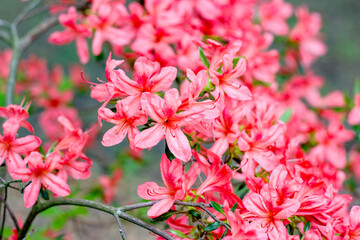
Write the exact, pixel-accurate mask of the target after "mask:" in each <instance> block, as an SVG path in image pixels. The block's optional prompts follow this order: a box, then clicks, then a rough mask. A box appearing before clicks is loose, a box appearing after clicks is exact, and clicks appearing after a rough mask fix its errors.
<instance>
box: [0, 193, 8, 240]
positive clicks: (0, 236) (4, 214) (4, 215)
mask: <svg viewBox="0 0 360 240" xmlns="http://www.w3.org/2000/svg"><path fill="white" fill-rule="evenodd" d="M4 192H5V194H4V195H5V196H4V199H3V200H4V201H3V202H4V208H3V215H2V220H1V229H0V240H2V237H3V233H4V227H5V221H6V205H5V204H6V200H7V188H5V191H4Z"/></svg>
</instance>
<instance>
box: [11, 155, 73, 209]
mask: <svg viewBox="0 0 360 240" xmlns="http://www.w3.org/2000/svg"><path fill="white" fill-rule="evenodd" d="M60 159H61V156H60V153H59V152H58V151H56V152H53V153H51V154H50V155H49V156H47V157H46V160H45V162H44V161H43V156H42V155H41V154H40V153H38V152H31V153H30V155H29V156H28V157H26V158H25V162H27V164H28V166H29V168H26V167H25V166H23V167H21V168H18V169H16V170H14V171H13V176H14V178H15V179H20V180H23V181H25V182H26V181H30V180H31V183H30V184H29V185H28V186H27V187H26V188H25V191H24V202H25V207H26V208H29V207H31V206H33V205H34V204H35V203H36V200H37V198H38V195H39V192H40V189H41V187H44V188H46V189H49V190H50V191H52V192H53V193H55V194H56V195H58V196H67V195H69V194H70V187H69V185H67V183H66V182H65V181H64V180H62V179H61V178H59V177H58V176H55V175H54V174H52V173H51V172H52V171H54V169H55V168H56V166H57V165H58V163H59V161H60Z"/></svg>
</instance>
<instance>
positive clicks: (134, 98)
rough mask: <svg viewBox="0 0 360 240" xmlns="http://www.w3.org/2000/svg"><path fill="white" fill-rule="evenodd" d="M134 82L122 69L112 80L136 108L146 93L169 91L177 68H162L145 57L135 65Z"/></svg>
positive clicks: (115, 72)
mask: <svg viewBox="0 0 360 240" xmlns="http://www.w3.org/2000/svg"><path fill="white" fill-rule="evenodd" d="M134 69H135V74H134V80H131V79H130V78H128V77H127V76H126V74H125V72H124V71H123V70H121V69H119V70H116V71H113V72H112V73H111V74H112V75H111V79H112V81H113V82H114V84H115V86H116V87H117V88H118V89H120V90H121V91H123V92H125V93H126V95H128V96H129V97H130V99H131V100H130V99H128V100H129V102H132V104H134V105H135V106H136V105H138V106H139V108H140V105H141V96H142V94H143V93H144V92H150V93H156V92H160V91H166V90H168V89H169V88H170V87H171V85H172V83H173V81H174V80H175V78H176V72H177V70H176V68H174V67H164V68H160V64H159V63H158V62H153V61H150V60H148V59H146V58H145V57H139V58H138V59H137V60H136V62H135V64H134Z"/></svg>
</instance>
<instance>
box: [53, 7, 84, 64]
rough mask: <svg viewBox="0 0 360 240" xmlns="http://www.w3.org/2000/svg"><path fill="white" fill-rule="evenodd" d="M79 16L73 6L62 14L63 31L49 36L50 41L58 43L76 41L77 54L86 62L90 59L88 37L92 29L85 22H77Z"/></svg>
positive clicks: (60, 19)
mask: <svg viewBox="0 0 360 240" xmlns="http://www.w3.org/2000/svg"><path fill="white" fill-rule="evenodd" d="M78 19H79V16H78V15H77V13H76V8H75V7H73V6H71V7H69V9H68V12H67V13H66V14H60V16H59V22H60V23H61V25H63V26H64V27H65V30H64V31H62V32H54V33H52V34H51V35H50V37H49V42H50V43H54V44H57V45H63V44H69V43H70V42H72V41H73V40H74V39H75V41H76V48H77V54H78V56H79V58H80V62H81V63H82V64H85V63H87V62H88V61H89V50H88V46H87V42H86V38H89V37H91V32H90V30H89V29H88V28H87V27H86V26H85V25H83V24H77V23H76V21H77V20H78Z"/></svg>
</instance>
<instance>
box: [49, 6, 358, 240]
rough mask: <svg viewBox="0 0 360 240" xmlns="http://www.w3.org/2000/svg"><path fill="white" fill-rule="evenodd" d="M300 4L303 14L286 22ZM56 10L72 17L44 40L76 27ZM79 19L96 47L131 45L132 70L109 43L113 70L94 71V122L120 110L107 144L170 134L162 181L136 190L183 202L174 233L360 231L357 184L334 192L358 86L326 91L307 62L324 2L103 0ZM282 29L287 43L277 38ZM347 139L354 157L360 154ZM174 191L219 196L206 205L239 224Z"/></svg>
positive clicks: (318, 235)
mask: <svg viewBox="0 0 360 240" xmlns="http://www.w3.org/2000/svg"><path fill="white" fill-rule="evenodd" d="M74 11H75V10H74V9H73V8H69V12H68V13H67V15H63V16H62V17H61V18H65V16H68V17H69V16H70V15H71V16H75V15H74V13H73V12H74ZM105 12H106V13H107V14H104V13H105ZM293 13H295V18H296V19H297V22H296V24H294V25H291V26H290V25H289V24H288V20H289V18H290V17H291V16H292V14H293ZM100 20H101V21H100ZM76 21H78V22H80V23H79V24H73V23H74V22H76ZM100 22H101V24H99V23H100ZM62 23H63V25H64V26H65V30H64V31H63V32H56V33H53V34H52V36H51V37H50V41H52V42H55V41H57V40H58V39H61V37H59V36H62V37H64V38H65V36H70V35H69V34H68V31H69V26H70V25H68V24H65V23H64V22H62ZM71 26H79V27H80V26H81V27H85V28H87V29H88V30H89V31H90V30H92V31H93V32H94V35H93V37H92V39H93V42H92V50H93V53H94V54H95V55H97V54H99V53H100V52H101V44H102V43H103V42H104V41H107V42H109V43H110V46H111V49H112V51H113V53H115V54H121V55H123V56H125V57H126V58H127V59H136V61H135V63H134V68H133V73H132V74H130V73H126V72H125V70H126V69H127V67H122V66H123V65H122V64H123V60H115V59H112V57H111V55H109V57H108V59H107V62H106V69H105V75H106V81H103V82H101V83H93V84H92V86H91V89H92V90H91V97H92V98H94V99H96V100H98V101H99V102H102V103H103V104H102V105H101V107H100V108H99V110H98V119H99V121H100V124H101V121H102V120H104V121H106V122H109V123H112V124H113V127H112V128H111V129H109V130H108V131H107V132H106V133H105V134H104V136H103V140H102V144H103V145H104V146H114V145H117V144H119V143H120V142H122V141H123V140H124V139H125V137H126V136H128V139H129V145H130V147H131V149H132V150H133V151H139V150H141V149H150V148H152V147H154V146H155V145H157V144H158V143H159V142H160V141H161V140H163V139H165V141H166V149H165V152H166V154H163V156H162V158H161V163H160V169H161V177H162V180H163V183H164V185H165V187H161V186H159V185H158V184H157V183H155V182H146V183H144V184H142V185H140V186H139V187H138V194H139V196H140V197H141V198H143V199H147V200H156V201H158V202H157V203H156V204H155V205H153V206H152V207H151V208H150V210H149V211H148V216H149V217H151V218H156V217H159V216H160V215H162V214H166V213H168V212H169V211H170V212H169V213H173V214H181V213H184V211H185V212H187V214H186V215H182V216H178V217H175V216H172V217H170V218H168V219H167V220H166V222H167V223H168V224H169V226H170V227H171V229H172V230H170V232H171V233H172V234H174V236H177V237H179V239H183V238H185V237H187V238H193V239H200V238H201V239H216V238H223V239H228V240H229V239H242V238H244V239H271V240H274V239H323V238H326V239H335V238H336V239H357V238H358V237H359V232H360V229H359V225H358V220H357V219H356V217H355V215H356V212H357V211H359V207H358V206H354V207H353V208H352V209H351V211H350V213H349V212H348V209H349V208H350V206H351V200H352V197H351V196H350V195H347V194H340V193H339V192H340V189H341V188H342V186H343V183H344V180H345V172H344V171H343V169H344V168H345V167H347V160H346V159H347V155H346V150H345V145H344V144H345V143H346V142H349V141H351V140H353V139H354V137H355V133H354V131H353V130H351V129H347V128H346V127H345V125H344V123H345V122H346V117H347V116H349V118H348V119H349V120H348V121H349V123H350V124H353V125H357V124H359V121H358V116H357V115H358V114H357V111H358V109H357V108H358V101H357V100H358V99H357V98H358V97H356V99H357V100H356V101H355V107H354V108H353V110H351V111H350V109H351V107H352V106H351V104H349V102H346V101H345V99H344V96H343V94H342V93H341V92H339V91H334V92H331V93H329V94H328V95H326V96H322V95H321V94H320V89H321V87H322V85H323V80H322V78H321V77H319V76H317V75H315V74H314V73H313V71H312V70H311V64H312V63H313V62H314V61H315V60H316V59H317V58H318V57H320V56H322V55H323V54H325V52H326V46H325V45H324V43H322V41H321V36H320V33H319V31H320V28H321V17H320V15H319V14H317V13H309V11H308V10H307V8H306V7H299V8H296V9H295V10H294V7H293V6H291V5H290V4H289V3H285V2H283V1H282V0H273V1H259V2H258V1H223V2H221V1H186V0H179V1H150V0H148V1H145V5H144V6H141V5H139V4H138V3H131V4H129V5H128V6H126V5H124V3H122V2H121V1H113V2H112V1H109V2H107V1H106V2H103V1H96V2H94V3H93V5H92V9H91V11H90V12H89V13H86V14H84V15H81V16H79V17H77V18H75V17H74V20H73V22H72V24H71ZM124 32H127V34H126V37H122V38H121V40H119V39H120V36H123V35H124ZM76 36H77V37H78V38H80V36H81V37H84V36H85V35H84V34H83V33H80V31H77V33H76ZM115 36H118V37H115ZM274 36H277V39H280V40H281V42H280V43H282V45H283V46H282V47H283V50H282V52H281V53H280V52H279V51H278V50H276V49H274V48H272V47H271V46H272V43H273V42H274ZM85 37H87V36H85ZM69 38H70V37H69ZM204 39H205V40H204ZM57 43H65V42H61V41H58V42H57ZM78 50H79V48H78ZM129 52H130V53H129ZM80 58H82V57H80ZM174 86H177V87H178V88H175V87H174ZM178 89H179V90H178ZM357 96H358V95H357ZM110 104H114V105H115V107H114V108H112V107H108V105H110ZM353 152H354V154H353V158H354V159H357V160H354V161H353V162H354V163H353V164H352V166H353V167H354V166H355V167H354V168H357V166H358V164H359V160H358V159H360V158H359V154H357V150H353ZM356 154H357V155H356ZM185 167H186V168H185ZM185 169H189V170H187V171H186V170H185ZM176 200H180V201H187V202H192V203H204V204H213V203H214V202H215V203H217V206H218V207H214V205H212V206H213V209H212V210H211V211H212V212H213V214H215V215H216V216H217V217H218V219H220V220H221V221H223V222H224V223H226V224H228V225H229V226H230V227H231V232H230V231H227V230H226V228H225V227H224V225H220V224H219V225H218V226H216V224H218V222H216V221H215V220H214V219H211V218H209V219H207V220H206V221H205V222H204V221H201V220H199V218H197V217H196V216H195V215H194V214H193V212H191V211H194V209H190V208H186V207H185V208H184V207H175V205H174V203H175V202H176ZM169 216H171V215H169ZM194 221H195V222H199V224H198V225H196V224H194ZM210 226H216V227H214V228H212V227H210ZM179 232H182V233H183V234H179ZM210 232H211V233H210ZM184 235H185V236H184Z"/></svg>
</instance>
